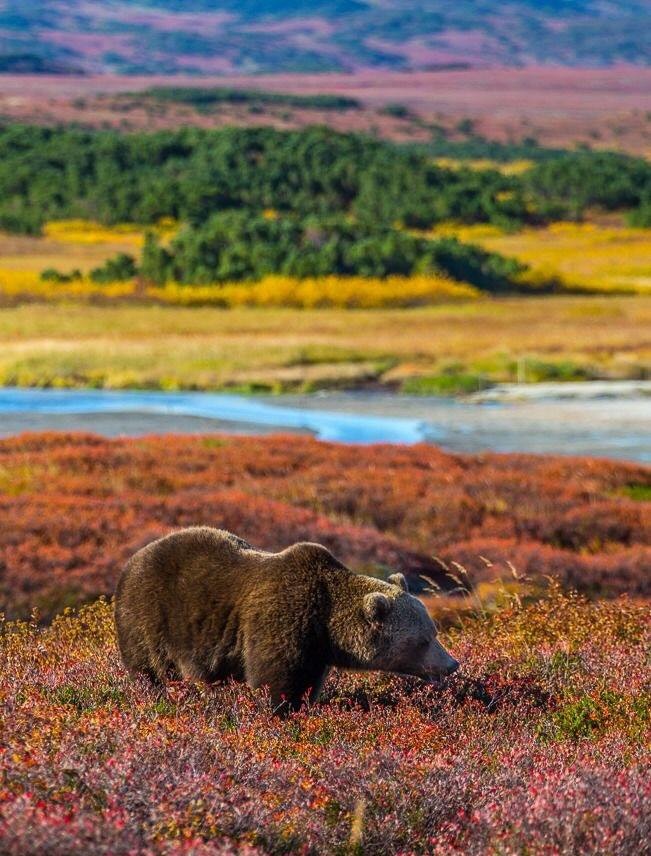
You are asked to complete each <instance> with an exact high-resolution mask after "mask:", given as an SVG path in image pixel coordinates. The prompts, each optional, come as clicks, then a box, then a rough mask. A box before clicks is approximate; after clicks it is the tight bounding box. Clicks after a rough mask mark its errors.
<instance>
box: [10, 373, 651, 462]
mask: <svg viewBox="0 0 651 856" xmlns="http://www.w3.org/2000/svg"><path fill="white" fill-rule="evenodd" d="M44 430H65V431H71V430H75V431H76V430H83V431H94V432H96V433H99V434H103V435H106V436H122V435H124V436H136V435H141V434H151V433H170V432H171V433H211V432H220V433H229V434H264V433H271V432H299V433H306V434H312V435H314V436H316V437H319V438H320V439H323V440H331V441H336V442H344V443H417V442H432V443H436V444H438V445H440V446H442V447H443V448H445V449H449V450H452V451H461V452H479V451H498V452H542V453H553V454H572V455H591V456H599V457H611V458H620V459H628V460H632V461H644V462H651V382H649V381H646V382H644V381H641V382H630V383H627V382H615V381H613V382H605V383H604V382H601V383H600V384H590V383H584V384H544V385H542V384H541V385H538V386H535V385H531V386H526V387H514V386H505V387H499V388H497V389H495V390H491V391H490V392H489V393H487V394H484V395H483V396H478V397H476V398H473V399H470V400H468V399H466V400H454V399H443V398H438V397H420V396H405V395H397V394H392V393H388V392H375V391H374V392H331V393H318V394H312V395H291V396H290V395H285V396H242V395H231V394H227V393H205V392H157V391H117V390H95V389H88V390H51V389H47V390H43V389H17V388H0V436H4V437H6V436H11V435H13V434H17V433H20V432H22V431H44Z"/></svg>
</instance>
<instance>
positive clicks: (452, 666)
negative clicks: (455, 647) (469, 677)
mask: <svg viewBox="0 0 651 856" xmlns="http://www.w3.org/2000/svg"><path fill="white" fill-rule="evenodd" d="M450 659H451V660H452V662H451V663H450V665H449V666H448V668H447V671H446V673H445V674H446V675H453V674H454V673H455V672H456V671H457V669H458V668H459V665H460V663H459V661H458V660H455V659H454V657H450Z"/></svg>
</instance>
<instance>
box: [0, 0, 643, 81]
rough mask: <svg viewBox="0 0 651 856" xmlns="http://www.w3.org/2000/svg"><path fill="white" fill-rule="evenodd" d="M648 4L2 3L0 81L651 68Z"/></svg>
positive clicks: (433, 0) (582, 0)
mask: <svg viewBox="0 0 651 856" xmlns="http://www.w3.org/2000/svg"><path fill="white" fill-rule="evenodd" d="M650 32H651V8H650V6H649V3H648V2H646V0H629V1H628V2H626V3H615V2H610V0H510V1H509V2H501V0H314V2H311V3H309V4H308V3H294V2H292V3H290V2H289V0H237V2H236V0H79V2H76V3H74V4H73V3H70V2H69V0H30V2H29V3H25V2H24V0H4V2H0V72H2V71H5V72H12V73H25V72H33V73H43V72H47V73H66V72H68V73H78V72H84V73H107V72H111V73H118V74H177V73H190V74H222V73H224V74H225V73H263V72H303V73H304V72H323V71H359V70H362V69H369V68H377V69H393V70H416V69H418V70H432V69H440V68H467V67H486V66H488V67H493V66H514V67H522V66H528V65H541V64H542V65H563V66H591V67H595V66H597V67H603V66H609V65H617V64H621V63H627V64H637V65H647V64H649V61H650V59H651V41H650V39H649V33H650Z"/></svg>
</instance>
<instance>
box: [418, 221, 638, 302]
mask: <svg viewBox="0 0 651 856" xmlns="http://www.w3.org/2000/svg"><path fill="white" fill-rule="evenodd" d="M434 234H452V235H456V236H457V237H458V238H459V239H460V240H463V241H470V242H472V243H475V244H480V245H481V246H483V247H485V248H486V249H487V250H493V251H495V252H498V253H502V254H503V255H505V256H514V257H515V258H518V259H520V260H521V261H523V262H525V263H526V264H528V265H530V266H531V268H532V270H533V271H534V272H539V273H540V274H542V275H552V276H553V275H554V274H560V276H561V277H562V278H563V280H564V281H565V282H566V283H567V284H568V285H569V286H571V287H572V289H573V290H574V289H584V290H586V291H593V292H603V293H609V292H620V293H621V292H626V293H639V294H645V293H646V294H651V229H632V228H629V227H626V226H624V225H619V224H618V225H613V224H608V225H606V224H599V223H592V222H588V223H552V224H551V225H550V226H547V227H545V228H539V229H522V230H521V231H519V232H514V233H512V234H507V233H504V232H502V231H500V230H499V229H497V228H496V227H494V226H483V225H478V226H453V225H447V226H445V227H441V228H439V229H437V230H436V231H435V233H434Z"/></svg>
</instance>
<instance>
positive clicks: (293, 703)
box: [246, 658, 328, 716]
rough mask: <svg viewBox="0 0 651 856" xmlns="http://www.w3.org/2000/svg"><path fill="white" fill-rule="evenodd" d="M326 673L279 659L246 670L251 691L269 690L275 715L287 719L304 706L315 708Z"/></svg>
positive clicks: (316, 668) (312, 664)
mask: <svg viewBox="0 0 651 856" xmlns="http://www.w3.org/2000/svg"><path fill="white" fill-rule="evenodd" d="M327 671H328V670H327V669H326V668H324V667H323V666H322V665H321V664H316V663H311V664H310V663H307V662H304V661H303V662H300V663H290V662H287V660H285V659H283V658H276V659H274V660H273V661H267V662H264V661H258V662H256V663H252V664H250V665H249V666H247V669H246V682H247V684H248V685H249V686H250V687H251V688H252V689H262V688H263V687H264V688H266V689H267V690H268V691H269V697H270V699H271V705H272V708H273V711H274V713H276V714H279V715H280V716H287V715H288V714H289V713H292V712H293V711H296V710H298V709H299V708H300V707H301V705H302V704H303V703H304V702H307V703H308V704H313V703H314V702H315V701H316V700H317V699H318V697H319V693H320V692H321V687H322V686H323V682H324V680H325V678H326V675H327Z"/></svg>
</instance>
